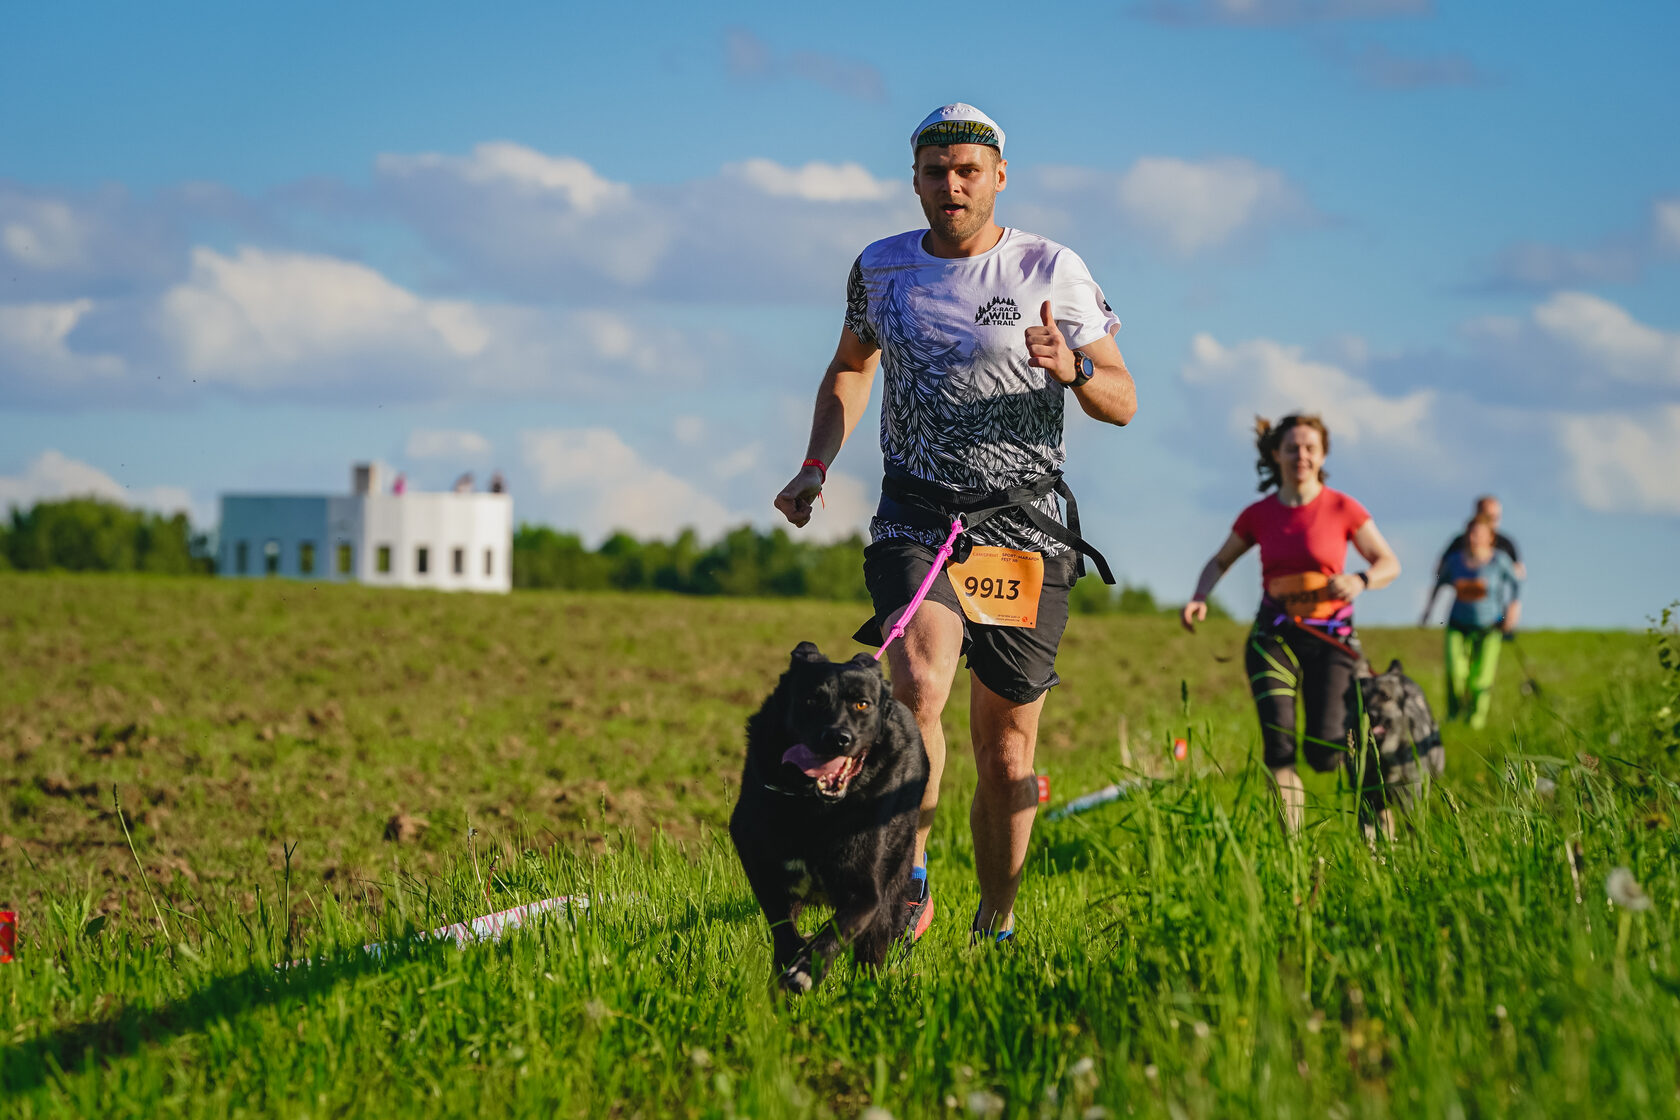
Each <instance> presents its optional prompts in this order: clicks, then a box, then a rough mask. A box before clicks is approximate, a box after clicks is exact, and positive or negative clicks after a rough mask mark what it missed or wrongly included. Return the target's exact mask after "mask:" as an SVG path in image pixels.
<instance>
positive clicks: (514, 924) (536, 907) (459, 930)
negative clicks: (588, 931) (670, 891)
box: [274, 894, 589, 968]
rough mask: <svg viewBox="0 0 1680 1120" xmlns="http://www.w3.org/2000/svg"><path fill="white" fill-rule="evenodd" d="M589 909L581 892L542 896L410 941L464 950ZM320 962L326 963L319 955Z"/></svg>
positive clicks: (370, 949) (381, 945)
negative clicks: (547, 918) (559, 914)
mask: <svg viewBox="0 0 1680 1120" xmlns="http://www.w3.org/2000/svg"><path fill="white" fill-rule="evenodd" d="M588 909H589V896H588V895H583V894H575V895H574V894H563V895H557V896H556V897H554V898H545V899H542V900H541V901H539V902H527V903H525V904H524V905H523V906H514V907H510V908H509V909H506V910H498V911H496V912H495V913H494V914H481V915H479V916H478V917H476V918H468V919H467V920H466V921H464V922H455V923H453V924H451V925H447V926H439V927H438V928H437V929H434V930H428V931H426V932H424V933H417V934H415V935H414V936H413V937H412V938H410V939H409V940H410V941H411V942H413V943H419V942H423V941H443V940H445V939H448V940H452V941H454V942H455V946H456V948H458V949H465V948H466V947H467V946H468V945H477V944H479V943H481V942H485V941H500V940H501V939H502V935H503V934H504V933H507V932H508V931H509V930H515V929H518V928H519V927H520V926H522V925H524V924H525V923H526V922H528V921H530V920H531V919H532V918H535V917H538V916H540V915H542V914H546V913H549V912H551V911H555V910H561V911H565V912H567V913H574V912H576V911H580V910H588ZM391 947H392V943H391V942H389V941H374V942H371V943H370V944H367V945H363V946H362V952H364V953H366V954H367V955H368V956H370V957H373V958H374V959H376V960H377V959H378V958H380V957H383V956H384V955H385V951H386V950H387V949H390V948H391ZM315 963H317V961H315V960H307V959H306V960H300V961H292V962H290V963H288V964H277V965H275V966H274V967H275V968H293V967H295V966H297V965H300V964H301V965H307V964H315ZM319 963H322V964H325V963H326V959H325V958H321V959H320V961H319Z"/></svg>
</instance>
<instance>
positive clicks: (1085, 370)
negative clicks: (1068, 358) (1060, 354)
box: [1067, 350, 1097, 389]
mask: <svg viewBox="0 0 1680 1120" xmlns="http://www.w3.org/2000/svg"><path fill="white" fill-rule="evenodd" d="M1096 375H1097V367H1096V366H1095V365H1093V364H1092V363H1091V359H1090V358H1088V357H1086V356H1085V353H1084V352H1083V351H1081V350H1075V351H1074V352H1073V380H1072V381H1069V382H1068V383H1067V387H1068V388H1069V389H1077V388H1079V387H1080V386H1081V385H1083V384H1085V383H1086V382H1087V381H1089V380H1091V378H1093V377H1095V376H1096Z"/></svg>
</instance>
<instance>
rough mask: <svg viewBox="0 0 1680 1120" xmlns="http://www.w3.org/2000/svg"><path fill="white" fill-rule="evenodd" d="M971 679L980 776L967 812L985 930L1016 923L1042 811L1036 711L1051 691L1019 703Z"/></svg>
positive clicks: (980, 920)
mask: <svg viewBox="0 0 1680 1120" xmlns="http://www.w3.org/2000/svg"><path fill="white" fill-rule="evenodd" d="M971 677H972V674H971ZM972 684H973V691H972V695H971V698H970V701H969V723H970V724H971V725H972V732H973V736H974V763H975V768H976V769H977V770H978V771H979V777H980V784H979V786H978V787H977V788H976V789H975V791H974V804H973V805H972V806H971V807H970V809H969V815H968V819H969V825H970V827H971V828H972V829H973V831H974V863H975V868H976V870H977V871H978V872H979V876H980V914H979V917H978V919H977V920H976V923H975V924H976V925H977V926H978V927H979V928H980V929H983V930H998V931H1001V930H1006V929H1009V928H1011V927H1012V926H1013V925H1014V924H1015V894H1016V892H1017V891H1018V890H1020V887H1021V869H1022V868H1023V867H1024V866H1026V862H1027V842H1028V841H1029V840H1030V839H1031V838H1032V826H1033V818H1034V817H1036V816H1037V815H1038V786H1037V783H1036V782H1035V781H1034V780H1033V753H1034V751H1035V749H1036V748H1037V746H1038V717H1039V714H1040V713H1041V712H1043V710H1044V698H1045V696H1047V695H1048V693H1040V694H1039V696H1038V698H1037V699H1036V700H1032V701H1030V702H1028V703H1026V704H1017V703H1015V702H1014V701H1012V700H1006V699H1004V698H1003V697H1001V696H999V695H998V694H997V693H995V692H993V691H992V690H991V689H989V688H987V687H986V686H985V685H984V684H982V683H980V679H979V678H978V677H972Z"/></svg>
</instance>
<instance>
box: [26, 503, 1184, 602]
mask: <svg viewBox="0 0 1680 1120" xmlns="http://www.w3.org/2000/svg"><path fill="white" fill-rule="evenodd" d="M863 547H864V539H863V537H862V536H861V535H858V534H855V533H854V534H853V535H851V536H849V537H846V538H845V539H843V540H838V541H833V542H830V543H826V544H817V543H813V542H808V541H803V540H797V539H795V538H794V537H793V536H792V535H790V534H789V533H788V532H787V531H786V530H784V529H771V530H770V531H768V532H765V531H762V530H759V529H755V528H753V527H752V526H750V525H743V526H741V527H740V528H737V529H731V530H730V531H729V532H727V533H725V534H724V535H723V536H722V537H720V538H718V539H717V540H716V541H713V542H712V543H710V544H706V543H704V542H702V541H701V540H700V537H699V535H698V534H697V533H696V532H695V531H694V530H693V529H684V530H683V531H682V532H680V533H678V534H677V536H676V537H675V538H673V539H672V540H669V541H662V540H646V541H644V540H640V539H638V538H636V537H634V536H631V535H630V534H629V533H622V532H620V533H614V534H613V535H612V536H610V537H608V538H607V539H606V540H604V541H602V542H601V544H600V545H599V546H598V547H596V548H590V547H588V546H587V545H585V544H584V542H583V539H582V538H581V537H579V536H578V535H577V534H576V533H568V532H563V531H561V530H558V529H553V528H550V527H549V526H546V525H530V524H523V525H520V526H519V529H518V530H517V531H516V532H515V533H514V535H513V586H514V587H515V588H517V589H555V590H568V591H608V590H616V591H669V592H675V593H677V594H680V595H738V596H754V597H774V598H813V599H837V600H842V601H847V602H868V601H869V591H868V589H867V588H866V587H865V586H864V583H863ZM6 568H11V569H16V570H19V571H52V570H55V569H56V570H61V571H72V572H156V573H159V574H163V575H195V574H196V575H212V574H214V573H215V570H216V565H215V557H214V555H213V552H212V550H211V547H210V540H209V536H208V534H204V533H195V532H194V531H193V529H192V525H191V524H190V523H189V522H188V520H187V517H186V515H185V514H179V513H178V514H174V515H173V516H169V517H165V516H163V515H161V514H156V513H149V512H146V511H144V510H136V509H130V508H128V507H127V506H123V505H119V504H117V503H116V502H110V501H104V500H102V499H98V498H68V499H62V500H55V501H44V502H37V503H36V504H35V505H34V506H32V507H31V508H30V509H29V510H27V511H24V510H20V509H17V508H13V509H12V510H11V513H10V516H9V518H8V519H7V520H6V521H4V522H0V569H6ZM1070 607H1071V609H1072V610H1073V611H1074V612H1075V613H1078V614H1109V613H1117V614H1155V613H1158V612H1160V611H1162V610H1170V609H1172V608H1170V607H1162V606H1160V605H1159V604H1157V603H1156V602H1155V597H1154V595H1152V594H1151V593H1150V591H1149V589H1148V588H1147V587H1141V586H1133V585H1131V584H1124V585H1122V586H1121V587H1119V588H1110V587H1107V586H1104V584H1103V583H1102V582H1101V581H1100V580H1098V579H1097V578H1096V577H1095V576H1087V577H1086V578H1084V579H1082V580H1080V581H1079V583H1078V584H1077V585H1076V586H1075V587H1074V590H1073V596H1072V599H1071V602H1070Z"/></svg>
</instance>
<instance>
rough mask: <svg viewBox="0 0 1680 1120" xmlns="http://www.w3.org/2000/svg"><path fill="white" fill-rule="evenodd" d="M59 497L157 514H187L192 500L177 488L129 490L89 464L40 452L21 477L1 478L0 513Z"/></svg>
mask: <svg viewBox="0 0 1680 1120" xmlns="http://www.w3.org/2000/svg"><path fill="white" fill-rule="evenodd" d="M58 498H105V499H107V500H109V501H113V502H120V503H122V504H123V505H128V506H136V507H138V508H141V509H150V510H156V511H157V512H159V513H177V512H188V511H191V510H192V508H193V503H192V497H191V495H189V494H188V493H187V491H186V490H184V489H182V488H181V487H179V486H146V487H139V488H134V487H128V486H124V485H123V484H122V483H120V482H118V481H117V480H116V479H114V478H112V477H111V476H110V475H109V474H106V473H105V472H104V471H102V470H100V469H99V468H98V467H95V466H93V465H91V464H89V463H84V462H82V461H81V460H79V459H72V458H70V457H69V456H68V455H65V454H63V453H61V452H58V451H51V450H49V451H43V452H41V454H39V455H37V456H36V457H35V459H34V460H33V461H32V462H31V463H30V464H29V466H28V467H26V468H25V469H24V472H23V473H22V474H21V475H0V510H4V509H7V508H9V507H11V506H18V507H22V508H27V507H29V506H32V505H34V504H35V503H36V502H40V501H50V500H53V499H58Z"/></svg>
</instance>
